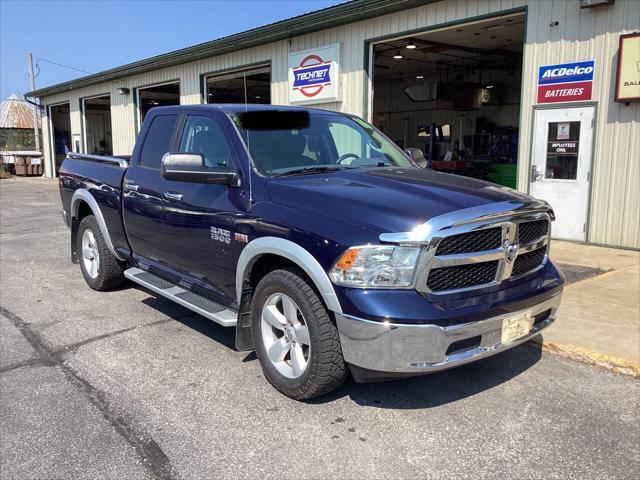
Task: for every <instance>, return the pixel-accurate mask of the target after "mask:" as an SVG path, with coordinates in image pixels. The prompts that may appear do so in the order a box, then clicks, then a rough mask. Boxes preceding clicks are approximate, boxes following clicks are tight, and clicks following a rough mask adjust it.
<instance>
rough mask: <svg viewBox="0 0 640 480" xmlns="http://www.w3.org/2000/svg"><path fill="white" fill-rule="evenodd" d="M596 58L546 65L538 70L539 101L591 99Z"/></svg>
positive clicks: (555, 101) (556, 101)
mask: <svg viewBox="0 0 640 480" xmlns="http://www.w3.org/2000/svg"><path fill="white" fill-rule="evenodd" d="M594 63H595V62H594V60H589V61H586V62H573V63H563V64H561V65H544V66H542V67H540V69H539V70H538V103H558V102H579V101H584V100H591V91H592V88H593V70H594Z"/></svg>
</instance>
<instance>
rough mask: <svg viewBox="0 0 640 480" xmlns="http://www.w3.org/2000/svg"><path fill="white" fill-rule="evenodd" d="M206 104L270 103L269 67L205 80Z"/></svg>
mask: <svg viewBox="0 0 640 480" xmlns="http://www.w3.org/2000/svg"><path fill="white" fill-rule="evenodd" d="M205 87H206V88H205V90H206V96H207V98H206V103H260V104H270V103H271V67H269V66H265V67H259V68H252V69H251V70H244V71H236V72H233V73H229V74H224V75H212V76H207V77H206V78H205Z"/></svg>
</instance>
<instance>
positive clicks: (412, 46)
mask: <svg viewBox="0 0 640 480" xmlns="http://www.w3.org/2000/svg"><path fill="white" fill-rule="evenodd" d="M417 47H418V46H417V45H416V44H415V43H413V42H409V43H407V45H406V46H405V47H404V48H408V49H409V50H413V49H414V48H417Z"/></svg>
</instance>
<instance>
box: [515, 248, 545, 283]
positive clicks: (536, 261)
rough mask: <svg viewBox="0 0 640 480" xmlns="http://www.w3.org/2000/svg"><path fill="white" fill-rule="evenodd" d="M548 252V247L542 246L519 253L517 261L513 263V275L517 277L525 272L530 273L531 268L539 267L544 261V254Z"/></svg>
mask: <svg viewBox="0 0 640 480" xmlns="http://www.w3.org/2000/svg"><path fill="white" fill-rule="evenodd" d="M546 254H547V247H546V246H545V247H542V248H539V249H537V250H534V251H533V252H527V253H523V254H522V255H518V258H516V261H515V263H514V264H513V271H512V272H511V276H512V277H515V276H518V275H524V274H525V273H529V272H530V271H531V270H535V269H536V268H538V267H539V266H540V265H541V264H542V262H543V261H544V256H545V255H546Z"/></svg>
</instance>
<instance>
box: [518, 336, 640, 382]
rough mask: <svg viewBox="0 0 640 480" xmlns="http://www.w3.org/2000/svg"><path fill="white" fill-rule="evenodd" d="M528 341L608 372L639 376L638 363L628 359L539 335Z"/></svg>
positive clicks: (556, 353) (639, 365)
mask: <svg viewBox="0 0 640 480" xmlns="http://www.w3.org/2000/svg"><path fill="white" fill-rule="evenodd" d="M530 342H531V343H533V344H535V345H540V344H542V350H543V351H544V352H549V353H552V354H555V355H559V356H561V357H564V358H569V359H571V360H574V361H576V362H581V363H586V364H587V365H593V366H595V367H599V368H603V369H605V370H608V371H610V372H614V373H619V374H622V375H627V376H630V377H633V378H640V364H637V363H635V362H631V361H629V360H625V359H622V358H619V357H614V356H612V355H607V354H605V353H601V352H596V351H594V350H589V349H587V348H583V347H578V346H575V345H565V344H561V343H553V342H547V341H543V340H542V339H541V338H540V337H537V338H534V339H533V340H531V341H530Z"/></svg>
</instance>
